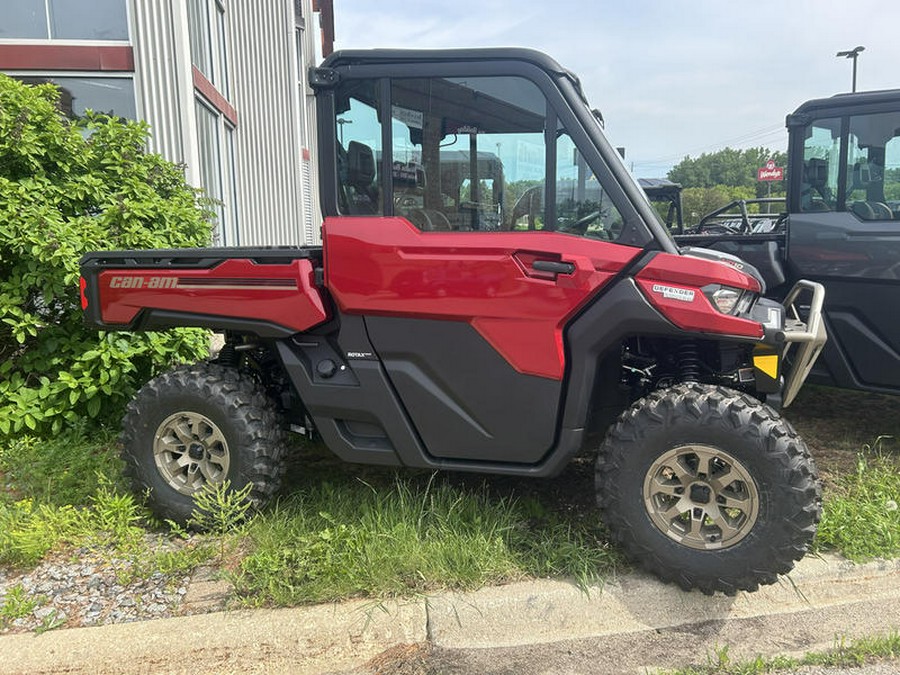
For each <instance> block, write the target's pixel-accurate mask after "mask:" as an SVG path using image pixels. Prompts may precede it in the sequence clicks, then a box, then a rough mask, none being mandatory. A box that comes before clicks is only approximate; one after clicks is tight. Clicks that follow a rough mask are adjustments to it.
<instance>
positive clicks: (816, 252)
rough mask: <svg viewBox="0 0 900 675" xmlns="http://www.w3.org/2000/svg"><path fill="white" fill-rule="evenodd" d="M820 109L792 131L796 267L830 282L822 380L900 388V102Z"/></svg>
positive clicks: (792, 261) (791, 244)
mask: <svg viewBox="0 0 900 675" xmlns="http://www.w3.org/2000/svg"><path fill="white" fill-rule="evenodd" d="M821 114H822V115H823V116H822V117H821V118H819V119H815V120H813V121H811V122H810V123H809V124H807V125H806V126H804V127H798V128H794V129H792V135H791V142H792V148H791V153H792V161H794V162H795V166H800V167H801V171H798V172H795V174H796V175H794V176H793V177H792V191H793V196H794V197H793V203H792V205H791V206H792V208H791V211H792V213H791V217H790V224H789V240H788V263H789V265H790V267H791V275H792V276H793V277H794V278H805V279H811V280H814V281H818V282H820V283H822V284H823V285H824V286H825V308H824V309H825V320H826V322H827V326H828V333H829V341H828V344H827V345H826V347H825V352H824V355H823V359H820V364H822V365H823V366H825V367H826V368H827V371H828V372H827V373H825V374H823V375H822V377H823V379H825V381H826V382H830V383H833V384H837V385H838V386H842V387H852V388H862V389H871V390H873V391H892V392H894V393H900V100H898V99H897V98H896V96H895V97H894V101H893V102H892V103H890V104H880V105H878V106H877V107H872V106H868V107H867V108H866V107H863V108H860V107H857V108H856V109H851V110H843V111H842V110H834V111H822V113H821ZM821 367H822V366H821V365H820V366H817V369H821Z"/></svg>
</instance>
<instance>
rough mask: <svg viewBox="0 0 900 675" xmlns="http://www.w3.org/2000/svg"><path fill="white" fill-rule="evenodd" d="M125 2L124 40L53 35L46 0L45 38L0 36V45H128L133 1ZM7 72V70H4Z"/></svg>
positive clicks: (130, 35)
mask: <svg viewBox="0 0 900 675" xmlns="http://www.w3.org/2000/svg"><path fill="white" fill-rule="evenodd" d="M122 1H123V2H124V3H125V31H126V32H127V34H128V36H127V37H126V38H125V39H123V40H94V39H90V40H88V39H85V40H80V39H77V38H65V39H62V40H61V39H59V38H54V37H52V34H53V31H52V30H51V26H52V24H51V23H50V0H44V13H45V15H46V17H47V35H48V37H45V38H14V37H13V38H0V45H9V44H14V45H46V44H53V45H59V46H61V47H111V46H122V47H124V46H128V45H130V44H131V43H132V30H131V20H132V16H131V2H129V0H122ZM4 72H5V71H4Z"/></svg>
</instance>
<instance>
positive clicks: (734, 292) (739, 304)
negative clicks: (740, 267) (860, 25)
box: [703, 284, 756, 316]
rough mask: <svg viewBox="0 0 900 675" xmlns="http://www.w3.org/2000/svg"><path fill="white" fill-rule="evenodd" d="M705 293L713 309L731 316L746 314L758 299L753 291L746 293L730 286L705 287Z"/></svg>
mask: <svg viewBox="0 0 900 675" xmlns="http://www.w3.org/2000/svg"><path fill="white" fill-rule="evenodd" d="M703 293H704V294H705V295H706V297H707V298H709V301H710V303H711V304H712V306H713V307H715V308H716V309H717V310H719V311H720V312H721V313H722V314H730V315H731V316H737V315H739V314H745V313H746V312H747V310H748V309H750V305H752V304H753V300H754V299H755V297H756V293H753V292H751V291H744V290H741V289H740V288H732V287H730V286H719V285H718V284H713V285H711V286H706V287H704V288H703Z"/></svg>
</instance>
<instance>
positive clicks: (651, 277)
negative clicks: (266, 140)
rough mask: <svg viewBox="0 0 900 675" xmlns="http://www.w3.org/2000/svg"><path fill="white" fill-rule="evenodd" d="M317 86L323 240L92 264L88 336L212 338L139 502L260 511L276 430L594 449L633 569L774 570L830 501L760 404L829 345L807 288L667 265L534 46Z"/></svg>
mask: <svg viewBox="0 0 900 675" xmlns="http://www.w3.org/2000/svg"><path fill="white" fill-rule="evenodd" d="M311 81H312V84H313V86H314V88H315V89H316V94H317V115H318V137H319V157H320V158H321V159H320V163H321V165H320V173H319V182H320V191H321V194H320V198H321V203H322V208H323V212H324V214H325V219H324V223H323V226H322V246H321V247H302V248H271V249H241V248H235V249H193V250H177V251H173V250H168V251H162V250H157V251H118V252H99V253H92V254H88V255H86V256H85V257H84V258H83V259H82V263H81V267H82V274H83V281H82V289H83V298H82V300H83V304H84V306H85V312H86V318H87V320H88V321H89V322H90V323H92V324H93V325H95V326H97V327H98V328H102V329H105V330H161V329H165V328H168V327H171V326H202V327H207V328H211V329H214V330H216V331H219V332H222V333H224V335H225V346H224V347H223V349H222V350H221V352H220V354H219V355H218V357H217V358H216V359H215V360H214V361H212V362H210V363H204V364H199V365H195V366H188V367H180V368H177V369H175V370H173V371H172V372H169V373H167V374H164V375H162V376H160V377H157V378H156V379H154V380H152V381H151V382H149V383H148V384H147V385H146V386H144V388H143V389H141V391H140V392H139V393H138V394H137V396H136V398H135V399H134V401H133V402H132V403H131V405H130V407H129V409H128V412H127V415H126V418H125V420H124V432H123V436H122V438H123V446H124V450H123V452H124V457H125V461H126V465H127V470H128V472H129V474H130V476H131V477H132V479H133V481H134V485H135V488H136V489H138V490H140V491H149V495H150V496H149V500H150V504H151V506H152V507H153V508H154V510H155V511H156V512H157V513H158V514H159V515H160V516H162V517H165V518H172V519H173V520H176V521H179V522H185V521H186V520H187V519H188V518H189V517H190V515H191V512H192V509H193V499H192V495H193V494H194V493H195V492H196V491H197V490H198V489H200V488H201V487H203V486H204V485H206V484H209V483H217V482H222V481H224V480H226V479H227V480H229V481H230V483H231V486H232V487H233V488H234V489H241V488H242V487H244V486H246V485H251V486H252V492H251V496H252V499H253V500H254V501H255V502H256V503H259V504H261V503H262V502H264V501H265V500H266V499H267V498H268V497H269V496H271V495H272V493H273V492H274V491H275V490H276V489H277V487H278V485H279V481H280V476H281V465H282V460H283V458H284V453H285V452H286V451H285V444H284V433H285V431H286V430H287V429H294V430H298V429H302V430H306V431H307V432H314V433H315V434H316V435H317V436H318V437H320V438H321V439H322V440H323V441H324V442H325V444H326V445H327V446H328V447H329V448H330V449H331V451H333V452H334V453H335V454H336V455H338V456H339V457H341V458H343V459H344V460H347V461H350V462H361V463H371V464H382V465H404V466H410V467H421V468H432V469H446V470H456V471H478V472H485V473H498V474H509V475H521V476H534V477H544V476H552V475H554V474H557V473H558V472H559V471H561V470H562V468H563V467H564V466H565V465H566V463H567V462H568V461H569V459H570V458H571V457H572V456H573V455H574V454H575V453H576V452H578V451H579V449H581V448H582V446H583V445H584V444H585V443H586V442H590V440H591V439H592V438H597V437H605V440H603V441H602V443H601V444H600V447H599V451H598V454H597V480H596V489H597V498H598V501H599V505H600V509H601V511H602V514H603V517H604V519H605V522H606V523H607V524H608V526H609V528H610V529H611V530H612V532H613V534H614V536H615V537H616V539H617V540H618V541H619V542H621V544H622V545H623V546H624V548H625V549H626V550H627V551H628V553H629V554H631V555H632V556H633V557H634V558H636V559H637V560H639V561H640V562H641V563H642V564H643V565H644V566H646V567H647V568H648V569H650V570H652V571H653V572H655V573H656V574H658V575H659V576H661V577H662V578H664V579H667V580H671V581H675V582H677V583H678V584H680V585H681V586H682V587H683V588H686V589H687V588H699V589H701V590H703V591H705V592H715V591H723V592H726V593H732V592H734V591H736V590H739V589H747V590H753V589H755V588H756V587H757V586H758V585H759V584H765V583H772V582H773V581H774V580H775V579H776V576H777V575H778V574H781V573H784V572H787V571H788V570H790V569H791V567H792V566H793V562H794V561H795V560H797V559H799V558H800V557H802V556H803V554H804V552H805V551H806V548H807V546H808V544H809V542H810V541H811V539H812V537H813V534H814V531H815V527H816V523H817V521H818V518H819V513H820V488H819V483H818V479H817V476H816V471H815V467H814V464H813V462H812V460H811V458H810V456H809V453H808V450H807V448H806V446H805V444H804V443H803V441H802V440H801V439H800V438H799V437H798V436H797V433H796V432H795V431H794V429H793V428H792V427H791V426H790V424H788V423H787V422H786V421H785V420H783V419H782V417H781V416H780V415H779V413H778V412H776V410H778V409H779V408H781V407H783V406H787V405H789V404H790V402H791V400H792V398H793V397H794V396H795V394H796V392H797V390H798V389H799V387H800V386H801V384H802V383H803V380H804V378H805V377H806V374H807V372H808V371H809V368H810V367H811V365H812V363H813V361H814V360H815V358H816V356H817V354H818V351H819V350H820V349H821V346H822V344H823V343H824V341H825V334H824V328H823V327H822V325H821V321H820V311H821V303H822V291H821V287H819V286H817V285H815V284H807V283H801V284H799V285H798V287H797V289H796V290H795V291H794V293H793V295H792V296H791V298H789V302H788V305H787V307H785V306H784V305H782V304H778V303H775V302H772V301H769V300H766V299H764V298H762V296H761V292H762V290H763V288H762V282H761V280H760V278H759V277H758V275H757V274H756V273H755V271H754V270H753V268H751V267H749V266H747V265H745V264H744V263H743V262H742V261H740V260H738V259H736V258H733V257H729V256H726V255H721V254H717V253H714V252H708V251H700V250H697V251H693V252H691V254H685V253H683V252H682V251H680V250H679V249H678V247H677V246H676V245H675V244H674V243H673V241H672V239H671V238H670V237H669V235H668V233H667V231H666V229H665V227H664V226H663V225H662V224H661V223H660V222H659V220H658V218H657V217H656V215H655V214H654V212H653V209H652V207H651V206H650V204H649V203H648V202H647V200H646V198H645V197H644V195H643V193H642V192H641V190H640V188H639V187H638V186H637V184H636V183H635V182H634V181H633V180H632V179H631V177H630V176H629V174H628V173H627V171H626V170H625V169H624V167H623V166H622V163H621V161H620V159H619V157H618V156H617V153H616V151H615V150H614V149H613V148H612V147H611V146H610V145H609V143H608V142H607V140H606V139H605V138H604V136H603V133H602V131H601V128H600V125H599V123H598V121H597V120H596V118H595V117H594V115H593V114H592V113H591V111H590V109H589V108H588V106H587V104H586V102H585V100H584V97H583V95H582V93H581V90H580V86H579V83H578V80H577V79H576V78H575V77H574V76H573V75H572V74H571V73H569V72H568V71H566V70H565V69H563V68H561V67H560V66H559V65H558V64H557V63H555V62H554V61H553V60H551V59H550V58H548V57H546V56H545V55H543V54H540V53H537V52H533V51H529V50H519V49H505V50H502V49H501V50H455V51H358V52H357V51H351V52H347V51H345V52H339V53H337V54H334V55H332V56H331V57H329V58H328V59H327V60H326V61H325V62H324V63H323V65H322V67H320V68H317V69H315V70H314V71H312V73H311ZM801 296H802V298H803V303H804V305H808V308H806V307H805V308H804V310H805V311H806V313H805V314H804V316H805V321H803V322H801V321H800V320H799V319H798V318H797V314H798V313H797V312H796V311H795V310H794V307H793V305H794V303H795V302H798V301H799V298H800V297H801Z"/></svg>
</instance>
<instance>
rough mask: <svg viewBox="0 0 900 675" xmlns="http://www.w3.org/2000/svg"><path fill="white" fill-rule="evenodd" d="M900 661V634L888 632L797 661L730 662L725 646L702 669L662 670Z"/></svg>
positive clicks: (685, 671) (751, 673)
mask: <svg viewBox="0 0 900 675" xmlns="http://www.w3.org/2000/svg"><path fill="white" fill-rule="evenodd" d="M897 658H900V633H897V632H891V633H888V634H887V635H883V636H873V637H866V638H860V639H858V640H852V641H850V642H849V643H847V642H845V641H844V640H842V639H841V640H838V642H837V644H836V645H835V647H834V649H830V650H828V651H825V652H810V653H808V654H805V655H804V656H802V657H801V658H792V657H789V656H775V657H763V656H757V657H755V658H752V659H733V658H732V657H731V655H730V654H729V649H728V647H722V648H719V649H717V650H716V651H715V653H714V654H712V655H710V656H708V657H707V663H706V665H703V666H691V667H688V668H682V669H680V670H666V671H663V672H665V673H667V675H759V674H761V673H777V672H783V671H791V672H793V671H794V670H795V669H797V668H802V667H804V666H820V667H826V668H858V667H859V666H862V665H864V664H866V663H870V662H872V661H879V660H884V659H897Z"/></svg>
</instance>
